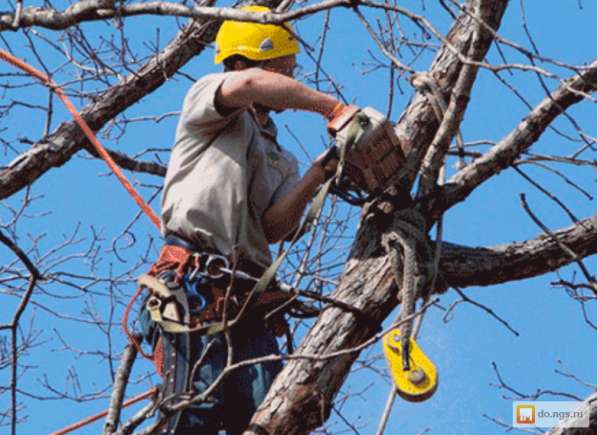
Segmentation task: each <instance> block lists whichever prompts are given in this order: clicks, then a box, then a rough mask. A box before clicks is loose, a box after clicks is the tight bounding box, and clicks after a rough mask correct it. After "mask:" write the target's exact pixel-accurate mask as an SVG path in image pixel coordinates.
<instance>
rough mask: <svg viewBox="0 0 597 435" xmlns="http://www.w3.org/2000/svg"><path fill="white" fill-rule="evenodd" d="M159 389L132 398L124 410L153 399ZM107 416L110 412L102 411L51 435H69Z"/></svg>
mask: <svg viewBox="0 0 597 435" xmlns="http://www.w3.org/2000/svg"><path fill="white" fill-rule="evenodd" d="M157 391H158V388H157V387H153V388H152V389H151V390H149V391H146V392H145V393H141V394H139V395H138V396H135V397H131V398H130V399H129V400H127V401H126V402H124V403H123V404H122V407H123V408H126V407H127V406H130V405H132V404H133V403H137V402H140V401H141V400H143V399H147V398H148V397H151V396H153V395H155V393H157ZM106 415H108V410H106V411H102V412H100V413H98V414H95V415H92V416H91V417H87V418H86V419H84V420H81V421H78V422H76V423H73V424H71V425H70V426H67V427H65V428H64V429H60V430H58V431H56V432H52V434H51V435H64V434H65V433H69V432H72V431H75V430H77V429H80V428H82V427H83V426H87V425H88V424H90V423H93V422H94V421H97V420H99V419H100V418H103V417H105V416H106Z"/></svg>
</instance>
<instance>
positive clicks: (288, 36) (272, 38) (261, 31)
mask: <svg viewBox="0 0 597 435" xmlns="http://www.w3.org/2000/svg"><path fill="white" fill-rule="evenodd" d="M241 10H242V11H249V12H271V9H270V8H268V7H265V6H257V5H252V6H244V7H242V8H241ZM287 29H288V30H287ZM289 30H292V28H291V27H290V25H289V24H287V23H284V25H283V26H280V25H276V24H259V23H250V22H243V21H232V20H226V21H224V22H223V23H222V26H221V27H220V30H219V31H218V34H217V35H216V55H215V59H214V62H215V63H216V64H218V63H221V62H222V61H223V60H224V59H226V58H227V57H230V56H233V55H235V54H239V55H241V56H244V57H246V58H247V59H251V60H257V61H259V60H268V59H275V58H276V57H282V56H288V55H291V54H297V53H298V52H299V51H300V47H299V43H298V41H297V40H296V38H295V37H294V36H292V33H291V32H290V31H289Z"/></svg>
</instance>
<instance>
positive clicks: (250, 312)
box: [138, 235, 294, 334]
mask: <svg viewBox="0 0 597 435" xmlns="http://www.w3.org/2000/svg"><path fill="white" fill-rule="evenodd" d="M166 243H167V244H166V245H165V246H164V247H163V248H162V251H161V252H160V257H159V259H158V261H157V262H156V263H155V264H154V265H153V267H152V268H151V270H150V272H149V273H148V274H145V275H142V276H141V277H139V279H138V283H139V286H140V287H142V288H146V289H147V290H148V291H149V294H150V295H149V297H148V298H147V299H146V302H145V309H147V311H148V312H149V315H150V318H151V320H153V321H154V322H156V323H157V324H159V325H160V327H161V329H162V330H163V331H166V332H169V333H174V334H177V333H190V332H203V333H206V334H214V333H216V332H219V331H221V330H222V329H223V328H224V325H223V322H224V321H225V320H226V321H227V322H228V325H229V326H233V325H234V324H235V323H237V322H238V321H239V320H240V319H241V317H242V318H244V317H249V316H250V317H257V314H261V315H265V313H266V312H267V311H268V310H271V309H274V308H276V307H279V306H280V305H283V304H284V303H286V302H289V301H290V300H291V299H292V298H293V296H294V295H293V294H291V293H289V292H285V291H282V290H280V289H279V288H278V286H277V285H276V283H275V281H274V280H273V281H272V282H271V283H270V284H269V285H268V288H267V290H266V291H263V292H259V293H258V294H255V295H252V294H251V292H252V290H253V287H254V286H255V283H256V282H258V281H259V278H257V277H256V276H254V275H253V273H255V272H257V273H262V272H263V268H262V267H259V266H257V265H255V264H254V263H251V262H249V261H246V260H245V261H242V262H241V261H239V262H238V263H239V264H240V266H239V267H234V268H231V267H230V262H229V259H228V257H226V256H223V255H220V254H217V253H212V252H208V251H198V250H190V249H188V248H189V247H191V246H192V245H191V244H190V243H189V242H187V241H186V240H184V239H182V238H180V237H178V236H172V235H170V236H168V238H167V239H166ZM240 267H242V269H241V268H240ZM283 326H284V325H283ZM273 329H274V332H280V328H279V327H278V328H273ZM284 330H285V328H282V331H281V332H283V331H284Z"/></svg>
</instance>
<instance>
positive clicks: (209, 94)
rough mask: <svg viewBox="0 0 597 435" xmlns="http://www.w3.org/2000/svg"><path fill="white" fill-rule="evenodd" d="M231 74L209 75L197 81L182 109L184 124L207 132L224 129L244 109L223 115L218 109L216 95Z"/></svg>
mask: <svg viewBox="0 0 597 435" xmlns="http://www.w3.org/2000/svg"><path fill="white" fill-rule="evenodd" d="M229 74H230V73H217V74H209V75H207V76H205V77H203V78H202V79H200V80H199V81H197V82H196V83H195V84H194V85H193V86H192V87H191V89H190V90H189V92H188V93H187V95H186V97H185V100H184V105H183V109H182V114H181V118H182V122H183V123H184V124H186V125H190V126H193V127H196V128H201V129H203V130H205V131H206V132H207V131H208V130H209V131H211V130H216V129H218V128H221V127H223V126H224V125H226V123H227V122H228V121H229V120H230V119H231V118H233V117H234V116H236V115H238V113H239V112H240V111H242V110H243V108H239V109H238V110H234V111H232V112H231V113H228V114H226V115H222V114H221V113H220V112H219V111H218V109H217V108H216V103H215V99H216V93H217V92H218V89H220V86H222V83H224V80H226V78H227V77H228V76H229Z"/></svg>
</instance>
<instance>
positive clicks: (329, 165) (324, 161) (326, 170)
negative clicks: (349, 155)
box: [313, 146, 339, 183]
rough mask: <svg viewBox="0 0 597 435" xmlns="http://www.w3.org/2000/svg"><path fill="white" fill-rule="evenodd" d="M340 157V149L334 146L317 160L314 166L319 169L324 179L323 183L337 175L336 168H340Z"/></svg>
mask: <svg viewBox="0 0 597 435" xmlns="http://www.w3.org/2000/svg"><path fill="white" fill-rule="evenodd" d="M338 157H339V156H338V148H337V147H336V146H333V147H331V148H328V149H327V150H326V151H324V152H323V153H322V154H320V155H319V157H317V158H316V159H315V162H314V163H313V166H314V167H315V168H316V169H319V172H320V175H321V179H322V181H321V183H323V182H324V181H326V180H328V179H329V178H330V177H332V176H333V175H334V174H335V173H336V168H337V167H338V163H339V159H338Z"/></svg>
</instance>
